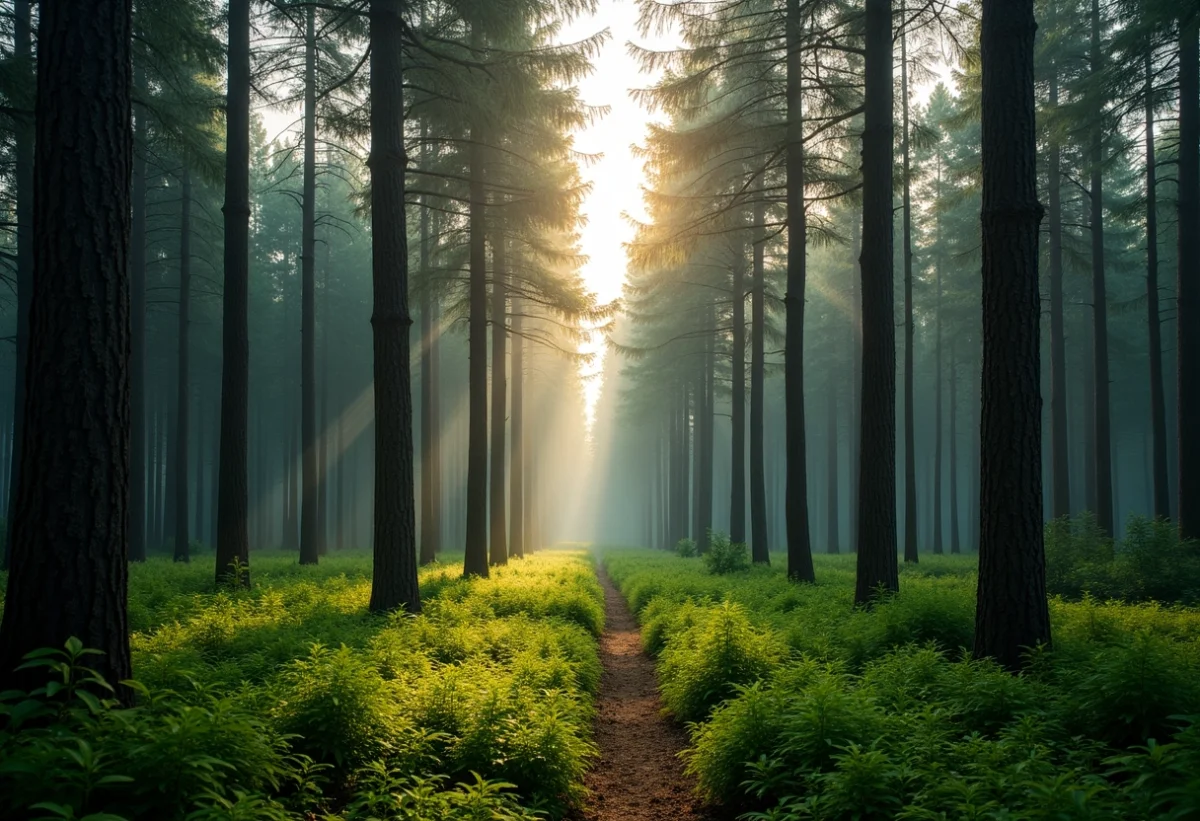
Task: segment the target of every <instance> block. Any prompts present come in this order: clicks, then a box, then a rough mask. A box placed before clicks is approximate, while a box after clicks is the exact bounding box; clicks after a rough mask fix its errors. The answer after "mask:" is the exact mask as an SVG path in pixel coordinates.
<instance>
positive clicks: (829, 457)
mask: <svg viewBox="0 0 1200 821" xmlns="http://www.w3.org/2000/svg"><path fill="white" fill-rule="evenodd" d="M827 372H828V376H827V381H826V383H825V393H826V396H825V401H826V402H827V403H828V404H827V406H826V407H827V413H826V423H827V424H828V426H829V427H828V433H827V436H826V440H827V441H826V443H825V448H826V450H825V459H826V461H825V467H826V471H827V472H826V474H825V494H826V498H825V502H826V507H825V517H826V518H827V519H828V520H829V535H828V538H827V539H826V543H825V551H826V552H827V553H829V554H830V555H835V554H837V553H838V552H839V550H840V543H841V538H842V537H841V533H840V528H839V527H838V520H839V518H840V517H841V512H840V510H839V509H838V400H837V369H836V368H834V367H833V366H832V365H831V366H830V367H829V368H828V371H827Z"/></svg>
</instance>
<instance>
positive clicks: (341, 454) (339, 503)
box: [333, 401, 350, 550]
mask: <svg viewBox="0 0 1200 821" xmlns="http://www.w3.org/2000/svg"><path fill="white" fill-rule="evenodd" d="M341 404H342V405H343V406H344V405H345V402H344V401H343V402H342V403H341ZM349 446H350V444H349V443H348V442H347V441H346V413H345V410H344V409H343V411H342V412H341V413H339V414H338V419H337V485H336V486H335V490H334V502H333V511H334V513H333V519H334V524H333V528H334V534H335V535H334V538H335V539H336V541H335V544H336V545H337V549H338V550H345V549H346V461H347V459H346V449H347V448H348V447H349Z"/></svg>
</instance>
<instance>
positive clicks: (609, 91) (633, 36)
mask: <svg viewBox="0 0 1200 821" xmlns="http://www.w3.org/2000/svg"><path fill="white" fill-rule="evenodd" d="M605 28H607V29H608V30H609V32H610V34H611V35H612V36H611V38H610V40H609V41H608V43H607V44H606V45H605V46H604V49H603V51H602V52H601V54H600V55H599V57H598V58H597V59H596V61H595V63H596V66H597V70H596V71H595V73H593V74H592V75H591V76H590V77H588V78H586V79H585V80H583V81H582V82H581V83H580V84H579V91H580V94H581V95H582V97H583V100H584V101H585V102H586V103H588V104H589V105H593V106H608V107H609V109H610V111H609V114H608V116H606V117H604V118H603V119H602V120H600V121H599V122H596V123H594V124H593V125H592V126H591V127H589V128H587V129H586V130H584V131H582V132H580V133H578V134H577V135H576V136H575V146H576V148H577V149H578V150H579V151H580V152H582V153H584V154H602V155H603V157H602V159H600V160H599V161H598V162H595V163H592V164H591V165H588V166H585V167H583V168H581V169H580V172H581V174H582V176H583V178H584V180H585V181H586V182H588V183H590V184H591V186H592V189H591V192H590V193H589V194H588V197H587V199H586V200H585V202H584V205H583V214H584V217H585V218H586V220H587V222H586V224H585V225H584V226H583V227H582V229H581V231H580V238H581V244H582V246H583V247H582V250H583V253H584V254H586V255H587V257H588V262H587V264H586V265H585V266H584V268H583V278H584V281H585V282H586V283H587V287H588V288H589V289H590V290H592V291H593V292H594V293H595V294H596V297H597V299H598V300H599V301H600V302H602V303H605V302H610V301H612V300H614V299H617V298H618V297H620V296H621V288H622V285H623V284H624V282H625V271H626V265H627V259H626V256H625V247H624V245H625V243H626V242H628V241H629V240H631V239H632V238H633V226H632V225H630V223H629V222H628V220H626V219H625V217H624V216H623V214H629V215H631V216H633V217H634V218H635V219H641V218H644V217H645V212H644V208H643V204H642V180H643V177H642V163H641V161H640V160H638V159H637V158H635V157H634V155H633V145H634V144H635V143H640V142H641V141H642V140H643V138H644V136H645V132H646V125H647V124H648V123H650V122H651V121H652V120H653V119H654V117H653V115H651V114H650V113H649V112H647V111H646V110H645V109H644V108H642V107H641V106H640V105H638V104H637V103H636V102H635V101H634V100H633V99H631V98H630V96H629V91H630V89H634V88H641V87H644V86H646V85H648V84H649V83H650V82H651V81H652V79H653V78H652V77H651V76H649V75H646V74H641V73H640V72H639V68H640V67H639V65H638V62H637V60H636V59H635V58H633V57H632V56H630V55H629V53H628V52H627V50H626V44H627V43H628V42H630V41H632V42H635V43H637V44H639V45H641V46H644V47H648V48H663V47H666V46H669V45H670V41H669V40H667V39H665V38H650V39H647V38H644V37H642V36H641V35H640V32H639V31H638V29H637V6H636V5H635V4H634V2H633V0H601V2H600V5H599V8H598V9H597V11H596V14H595V16H593V17H584V18H581V19H579V20H576V21H574V23H572V25H570V26H568V27H566V28H565V29H564V30H563V32H562V38H561V39H562V41H563V42H573V41H578V40H582V39H584V38H585V37H588V36H590V35H592V34H594V33H596V32H597V31H600V30H602V29H605ZM586 349H587V351H588V352H589V353H595V354H596V358H595V359H594V360H593V361H592V363H591V364H590V365H587V366H584V368H583V369H582V375H583V376H584V378H585V379H586V380H587V382H586V386H585V396H586V398H587V426H588V431H589V432H590V431H591V429H592V426H593V424H594V423H595V415H596V414H595V411H596V404H597V402H598V401H599V399H600V391H601V390H602V388H603V383H602V380H601V376H600V374H601V373H602V369H603V367H604V344H603V339H602V338H601V337H600V335H599V334H596V335H595V336H594V338H593V340H592V342H591V343H590V345H588V346H586Z"/></svg>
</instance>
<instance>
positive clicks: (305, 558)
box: [300, 4, 320, 564]
mask: <svg viewBox="0 0 1200 821" xmlns="http://www.w3.org/2000/svg"><path fill="white" fill-rule="evenodd" d="M316 15H317V12H316V8H315V7H314V6H313V5H311V4H309V5H308V6H307V7H306V10H305V18H306V19H305V32H304V191H303V195H302V202H301V218H300V221H301V227H300V230H301V239H300V289H301V290H300V341H301V342H300V454H301V467H300V473H301V476H300V564H316V563H317V561H318V557H319V556H320V551H319V550H318V545H317V274H316V251H317V35H316Z"/></svg>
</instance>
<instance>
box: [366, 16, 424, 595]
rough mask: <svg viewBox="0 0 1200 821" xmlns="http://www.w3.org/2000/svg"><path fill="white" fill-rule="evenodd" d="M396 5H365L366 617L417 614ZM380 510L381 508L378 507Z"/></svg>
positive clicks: (399, 34)
mask: <svg viewBox="0 0 1200 821" xmlns="http://www.w3.org/2000/svg"><path fill="white" fill-rule="evenodd" d="M403 11H404V2H403V0H371V43H370V46H371V89H370V92H371V157H370V169H371V235H372V237H373V238H374V242H373V244H372V254H371V279H372V282H373V294H374V310H373V312H372V314H371V328H372V331H373V335H374V352H375V360H374V373H375V488H374V499H375V501H376V504H375V505H374V508H375V509H374V516H373V520H374V528H375V530H374V542H373V544H374V566H373V570H374V573H373V576H372V579H371V602H370V608H371V610H372V611H373V612H376V613H378V612H382V611H389V610H396V609H403V610H407V611H409V612H417V611H419V610H420V609H421V591H420V589H419V588H418V586H417V532H416V531H417V522H416V518H417V515H416V509H415V507H416V497H415V491H416V483H415V477H414V476H413V407H412V389H411V383H412V379H411V373H410V369H411V364H410V363H411V359H410V358H409V353H410V346H409V339H408V334H409V329H410V328H411V327H412V317H411V316H410V315H409V310H408V235H407V229H406V223H405V213H404V171H405V168H404V166H405V154H404V84H403V79H404V78H403V66H402V61H401V52H402V51H403V42H404V22H403V19H402V14H403ZM380 500H382V504H380V503H379V501H380Z"/></svg>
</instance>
